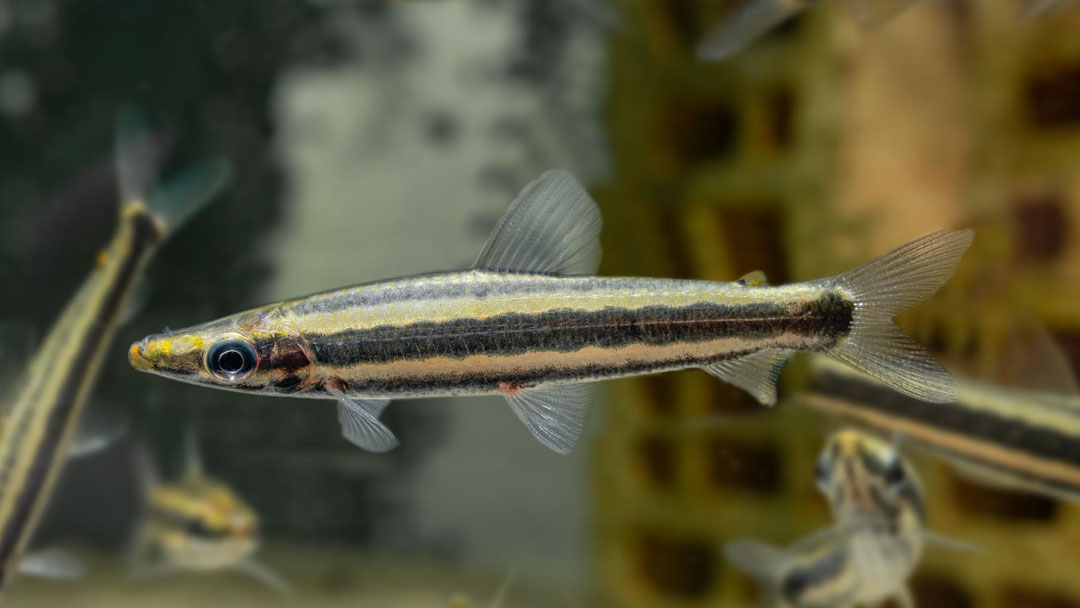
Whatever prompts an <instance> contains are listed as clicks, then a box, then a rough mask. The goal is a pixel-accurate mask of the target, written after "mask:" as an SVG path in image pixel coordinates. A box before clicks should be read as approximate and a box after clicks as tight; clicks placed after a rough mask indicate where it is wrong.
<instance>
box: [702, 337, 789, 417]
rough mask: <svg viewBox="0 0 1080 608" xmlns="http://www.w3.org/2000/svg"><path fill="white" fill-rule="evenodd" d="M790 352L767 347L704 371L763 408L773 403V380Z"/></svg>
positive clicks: (774, 395) (774, 381)
mask: <svg viewBox="0 0 1080 608" xmlns="http://www.w3.org/2000/svg"><path fill="white" fill-rule="evenodd" d="M792 354H793V353H792V351H790V350H778V349H775V348H766V349H764V350H759V351H758V352H756V353H753V354H749V355H746V356H744V357H737V358H735V359H726V360H724V361H719V362H717V363H713V364H712V365H708V366H706V367H705V371H707V372H709V373H710V374H712V375H714V376H716V377H717V378H720V379H721V380H723V381H724V382H729V383H731V384H734V385H735V386H737V387H739V388H741V389H743V390H744V391H746V392H748V393H750V394H751V395H753V397H754V398H755V399H757V400H758V403H760V404H762V405H773V404H775V403H776V381H777V379H778V378H779V377H780V370H782V369H783V368H784V364H785V363H787V360H788V359H790V358H791V355H792Z"/></svg>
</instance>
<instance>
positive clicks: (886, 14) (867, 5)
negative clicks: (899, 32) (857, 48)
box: [848, 0, 912, 28]
mask: <svg viewBox="0 0 1080 608" xmlns="http://www.w3.org/2000/svg"><path fill="white" fill-rule="evenodd" d="M911 3H912V0H848V6H849V7H850V8H851V12H852V13H854V14H855V19H856V20H857V21H858V22H859V23H860V24H862V26H863V27H867V28H876V27H880V26H882V25H884V24H886V23H888V22H889V21H890V20H891V19H893V18H894V17H896V15H898V14H899V13H900V12H901V11H903V10H904V9H905V8H907V7H908V6H911Z"/></svg>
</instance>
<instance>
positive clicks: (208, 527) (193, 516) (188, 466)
mask: <svg viewBox="0 0 1080 608" xmlns="http://www.w3.org/2000/svg"><path fill="white" fill-rule="evenodd" d="M196 443H197V441H196V439H195V435H194V433H193V432H191V431H189V432H188V435H187V438H186V454H185V461H186V463H185V467H184V473H183V475H182V476H181V477H180V478H179V479H177V480H175V481H171V482H164V481H161V480H159V479H158V475H157V473H156V472H155V471H154V467H153V466H152V465H151V464H150V458H149V456H148V455H147V453H146V449H145V448H142V449H141V453H140V462H139V465H140V474H141V477H142V485H143V490H144V497H145V498H144V502H145V515H144V517H143V520H142V522H141V523H140V526H139V528H138V530H137V534H136V537H135V541H134V544H133V546H132V557H133V559H134V561H135V564H136V566H137V567H138V568H139V569H138V570H137V571H136V572H137V574H141V575H147V574H165V573H170V572H175V571H192V572H218V571H222V570H237V571H240V572H243V573H245V574H247V575H249V576H251V577H252V578H255V579H256V580H258V581H259V582H261V583H263V584H266V585H268V586H270V587H271V588H273V589H275V590H276V591H278V592H280V593H284V594H288V593H290V592H291V588H290V587H289V585H288V583H287V582H286V581H285V580H284V579H282V578H281V577H280V576H278V575H277V574H276V573H274V572H273V571H271V570H269V569H268V568H266V567H265V566H263V565H262V564H260V563H259V562H257V561H256V560H255V553H256V551H257V550H258V548H259V517H258V514H257V513H256V512H255V510H254V509H253V508H252V507H251V506H250V505H249V504H248V503H247V502H246V501H245V500H244V499H243V498H242V497H241V496H240V495H239V494H237V493H236V492H235V491H234V490H233V489H232V488H231V487H230V486H229V485H228V484H226V483H224V482H222V481H220V480H217V479H214V478H213V477H210V476H209V475H207V474H206V473H205V471H204V470H203V466H202V459H201V457H200V456H199V452H198V447H197V445H196Z"/></svg>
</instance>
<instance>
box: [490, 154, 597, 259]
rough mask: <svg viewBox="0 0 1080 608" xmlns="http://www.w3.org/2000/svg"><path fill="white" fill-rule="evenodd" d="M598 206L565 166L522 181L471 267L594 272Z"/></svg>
mask: <svg viewBox="0 0 1080 608" xmlns="http://www.w3.org/2000/svg"><path fill="white" fill-rule="evenodd" d="M600 226H601V220H600V210H599V209H598V208H597V207H596V203H594V202H593V200H592V199H591V198H589V195H588V193H587V192H585V189H584V188H582V187H581V184H579V183H578V182H577V180H576V179H574V176H572V175H570V174H569V173H567V172H566V171H547V172H545V173H544V174H543V175H541V176H540V177H539V178H537V179H536V181H534V182H532V183H531V184H529V185H527V186H525V188H524V189H523V190H522V191H521V193H520V194H518V195H517V198H515V199H514V202H512V203H510V208H509V209H507V210H506V214H505V215H503V217H502V219H501V220H499V224H498V225H497V226H496V227H495V231H494V232H493V233H492V234H491V237H490V238H489V239H488V242H487V244H486V245H484V249H483V250H482V251H481V252H480V256H479V257H477V258H476V263H475V264H474V265H473V266H474V267H475V268H482V269H485V270H501V271H504V272H532V273H542V274H563V275H580V274H593V273H595V272H596V269H597V267H599V265H600Z"/></svg>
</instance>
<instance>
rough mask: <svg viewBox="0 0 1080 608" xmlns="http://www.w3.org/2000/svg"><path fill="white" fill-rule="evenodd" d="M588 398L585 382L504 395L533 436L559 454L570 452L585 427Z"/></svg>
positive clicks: (542, 387) (529, 389)
mask: <svg viewBox="0 0 1080 608" xmlns="http://www.w3.org/2000/svg"><path fill="white" fill-rule="evenodd" d="M588 398H589V389H588V386H587V385H584V384H564V385H557V386H540V387H536V388H527V389H524V390H521V391H520V392H517V393H513V394H508V395H506V400H507V401H508V402H509V403H510V408H511V409H513V410H514V413H515V414H517V417H518V418H519V419H520V420H521V421H522V422H523V423H525V426H526V427H528V428H529V431H531V432H532V434H533V436H535V437H536V438H537V439H539V440H540V442H541V443H543V444H544V445H546V446H547V447H549V448H551V449H553V450H555V451H556V452H558V453H560V454H569V453H570V452H571V451H572V450H573V449H574V446H575V445H577V442H578V439H579V438H580V437H581V433H582V432H583V431H584V430H585V418H586V413H587V412H586V410H587V405H588Z"/></svg>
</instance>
